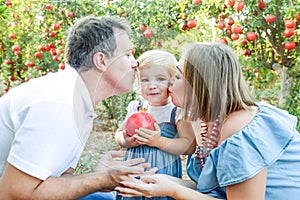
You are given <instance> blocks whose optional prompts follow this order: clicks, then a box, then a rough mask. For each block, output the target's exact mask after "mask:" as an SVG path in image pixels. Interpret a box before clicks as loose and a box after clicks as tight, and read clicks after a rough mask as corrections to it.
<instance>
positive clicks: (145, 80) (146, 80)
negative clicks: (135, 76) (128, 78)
mask: <svg viewBox="0 0 300 200" xmlns="http://www.w3.org/2000/svg"><path fill="white" fill-rule="evenodd" d="M148 81H149V80H148V79H146V78H143V79H141V82H142V83H145V82H148Z"/></svg>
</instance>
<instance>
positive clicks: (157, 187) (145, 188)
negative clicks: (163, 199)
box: [115, 174, 177, 198]
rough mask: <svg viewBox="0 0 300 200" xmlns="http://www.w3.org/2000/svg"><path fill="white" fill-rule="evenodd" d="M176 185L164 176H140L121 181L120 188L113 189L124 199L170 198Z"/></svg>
mask: <svg viewBox="0 0 300 200" xmlns="http://www.w3.org/2000/svg"><path fill="white" fill-rule="evenodd" d="M176 188H177V183H175V182H174V181H173V180H172V178H171V177H169V176H168V175H164V174H155V175H150V176H141V177H140V179H136V178H132V179H130V180H126V181H122V182H121V186H118V187H116V188H115V190H117V191H118V192H119V193H118V194H119V195H121V196H124V197H136V196H145V197H148V198H151V197H154V196H156V197H157V196H170V197H172V196H173V194H174V192H175V191H176Z"/></svg>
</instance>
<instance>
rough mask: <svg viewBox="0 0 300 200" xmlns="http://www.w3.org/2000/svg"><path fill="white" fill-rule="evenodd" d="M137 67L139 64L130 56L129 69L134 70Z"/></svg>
mask: <svg viewBox="0 0 300 200" xmlns="http://www.w3.org/2000/svg"><path fill="white" fill-rule="evenodd" d="M138 67H139V62H138V61H137V60H136V59H135V58H134V57H133V56H132V61H131V68H132V69H136V68H138Z"/></svg>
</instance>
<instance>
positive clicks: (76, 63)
mask: <svg viewBox="0 0 300 200" xmlns="http://www.w3.org/2000/svg"><path fill="white" fill-rule="evenodd" d="M114 28H116V29H120V30H124V31H126V32H127V34H128V35H129V34H130V26H129V24H128V23H127V22H126V21H124V20H122V19H120V18H116V17H95V16H87V17H83V18H81V19H79V20H78V21H76V23H75V24H74V25H73V26H72V27H71V29H70V30H69V32H68V35H67V38H66V46H65V53H66V58H65V59H66V63H67V64H69V65H71V66H72V67H73V68H75V69H76V70H77V71H79V72H82V71H88V70H89V69H91V68H92V67H93V66H94V63H93V55H94V54H95V53H97V52H102V53H104V54H105V55H108V56H110V57H113V56H115V55H114V54H115V50H116V48H117V44H116V39H115V35H114Z"/></svg>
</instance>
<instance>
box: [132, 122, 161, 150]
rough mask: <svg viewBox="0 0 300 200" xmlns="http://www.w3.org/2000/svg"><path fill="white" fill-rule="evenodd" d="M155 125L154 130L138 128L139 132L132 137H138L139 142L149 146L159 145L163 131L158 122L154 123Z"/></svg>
mask: <svg viewBox="0 0 300 200" xmlns="http://www.w3.org/2000/svg"><path fill="white" fill-rule="evenodd" d="M154 127H155V130H154V131H152V130H149V129H145V128H139V129H137V130H136V133H137V134H135V135H134V136H132V137H134V138H136V140H137V142H138V143H139V144H146V145H148V146H152V147H157V146H159V142H160V138H161V131H160V127H159V126H158V124H157V123H154Z"/></svg>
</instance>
